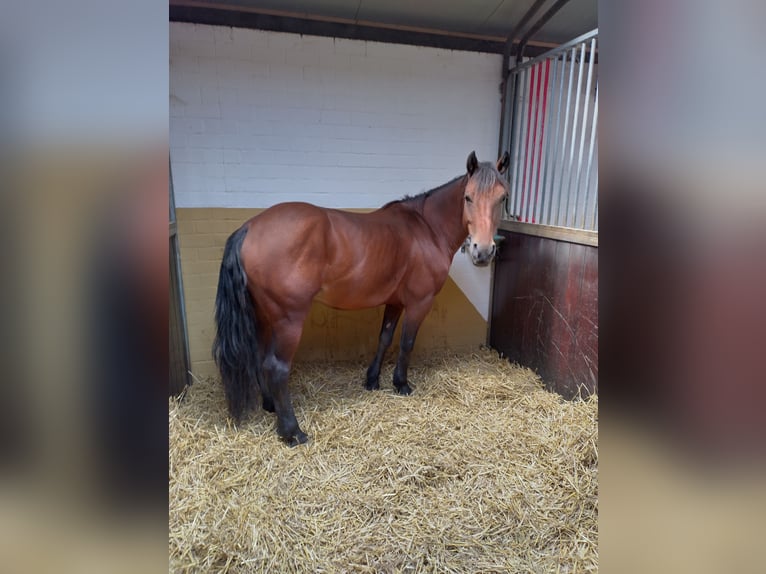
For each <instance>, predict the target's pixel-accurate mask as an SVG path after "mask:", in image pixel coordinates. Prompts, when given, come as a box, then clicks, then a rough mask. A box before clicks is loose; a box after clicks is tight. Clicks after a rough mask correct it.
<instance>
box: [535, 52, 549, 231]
mask: <svg viewBox="0 0 766 574" xmlns="http://www.w3.org/2000/svg"><path fill="white" fill-rule="evenodd" d="M542 65H543V64H542V62H541V63H540V66H542ZM550 72H551V61H550V60H547V61H546V62H545V80H544V81H543V101H542V104H541V105H542V113H541V114H540V141H539V142H538V144H537V169H536V170H535V203H534V205H533V206H532V221H533V222H538V223H539V221H536V220H537V219H538V218H536V217H535V216H536V215H539V213H538V211H539V209H538V204H539V202H540V201H541V200H538V198H539V197H540V172H541V171H542V169H543V165H544V161H545V159H547V158H546V157H545V156H543V142H544V141H545V138H546V135H545V117H546V114H547V113H548V92H549V91H550V90H549V89H550ZM549 129H550V127H549Z"/></svg>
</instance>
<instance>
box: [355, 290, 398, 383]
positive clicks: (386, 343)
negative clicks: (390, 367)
mask: <svg viewBox="0 0 766 574" xmlns="http://www.w3.org/2000/svg"><path fill="white" fill-rule="evenodd" d="M401 315H402V308H401V307H398V306H395V305H386V311H385V313H383V325H382V326H381V327H380V340H379V342H378V352H377V353H375V358H374V359H373V360H372V363H371V364H370V368H369V369H367V383H366V384H365V385H364V386H365V388H366V389H367V390H368V391H372V390H375V389H378V388H380V384H379V382H378V381H379V379H380V365H381V363H383V357H384V356H385V354H386V351H388V348H389V347H390V346H391V341H392V340H393V338H394V330H396V324H397V323H398V322H399V317H401Z"/></svg>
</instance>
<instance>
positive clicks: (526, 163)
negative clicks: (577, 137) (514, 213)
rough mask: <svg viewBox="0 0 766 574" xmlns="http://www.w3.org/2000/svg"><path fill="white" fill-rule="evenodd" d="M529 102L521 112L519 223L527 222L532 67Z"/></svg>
mask: <svg viewBox="0 0 766 574" xmlns="http://www.w3.org/2000/svg"><path fill="white" fill-rule="evenodd" d="M528 75H529V101H528V102H527V105H526V108H527V109H526V114H524V111H523V110H522V112H521V113H522V115H526V118H527V121H526V129H525V132H526V133H525V134H524V160H523V162H524V166H523V170H522V172H523V173H522V177H521V204H520V206H519V215H520V216H521V221H527V214H526V207H527V205H528V204H527V201H526V199H527V175H528V174H529V138H530V137H531V135H532V98H533V93H534V90H535V78H536V77H537V70H536V69H535V67H534V66H533V67H532V68H530V69H529V74H528Z"/></svg>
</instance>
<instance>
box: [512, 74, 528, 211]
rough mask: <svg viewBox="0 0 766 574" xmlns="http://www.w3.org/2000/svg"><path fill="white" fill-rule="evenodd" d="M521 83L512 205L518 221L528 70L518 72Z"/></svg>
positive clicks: (525, 131) (524, 151)
mask: <svg viewBox="0 0 766 574" xmlns="http://www.w3.org/2000/svg"><path fill="white" fill-rule="evenodd" d="M519 75H520V77H521V82H522V88H523V89H522V94H523V96H522V98H521V101H520V102H519V103H520V104H521V105H520V106H518V108H517V111H516V113H517V114H518V117H519V140H518V142H517V147H518V148H519V171H518V174H517V175H518V177H517V179H516V204H515V205H514V212H515V213H516V215H518V217H519V219H520V220H521V219H522V214H521V194H522V193H523V185H524V184H523V181H522V180H523V171H524V160H525V156H526V145H525V140H526V138H525V137H524V135H525V134H526V133H527V130H528V129H529V127H528V126H527V125H526V122H525V121H524V117H525V115H524V109H523V107H524V102H525V101H526V99H527V94H528V92H529V80H528V76H529V70H528V69H527V70H522V71H521V72H520V74H519Z"/></svg>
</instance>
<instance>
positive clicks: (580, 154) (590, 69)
mask: <svg viewBox="0 0 766 574" xmlns="http://www.w3.org/2000/svg"><path fill="white" fill-rule="evenodd" d="M590 42H591V51H592V50H593V48H594V47H595V46H596V39H595V38H593V39H592V40H591V41H590ZM583 48H585V44H583ZM584 65H585V63H584V62H583V63H582V64H581V67H582V66H584ZM592 84H593V59H591V61H590V62H589V63H588V79H587V80H586V82H585V102H584V103H583V112H582V129H581V130H580V149H579V150H578V152H577V178H576V179H575V190H574V193H575V195H574V213H573V214H572V226H573V227H577V214H578V211H579V210H580V188H581V187H582V186H581V185H580V179H581V178H582V163H583V153H584V151H585V150H584V148H585V131H586V129H587V125H588V111H589V109H590V88H591V85H592ZM570 193H571V191H570ZM587 194H588V190H587V189H586V190H585V203H586V204H587V202H588V195H587ZM582 213H583V216H584V215H585V206H583V208H582ZM583 218H584V217H583Z"/></svg>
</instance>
